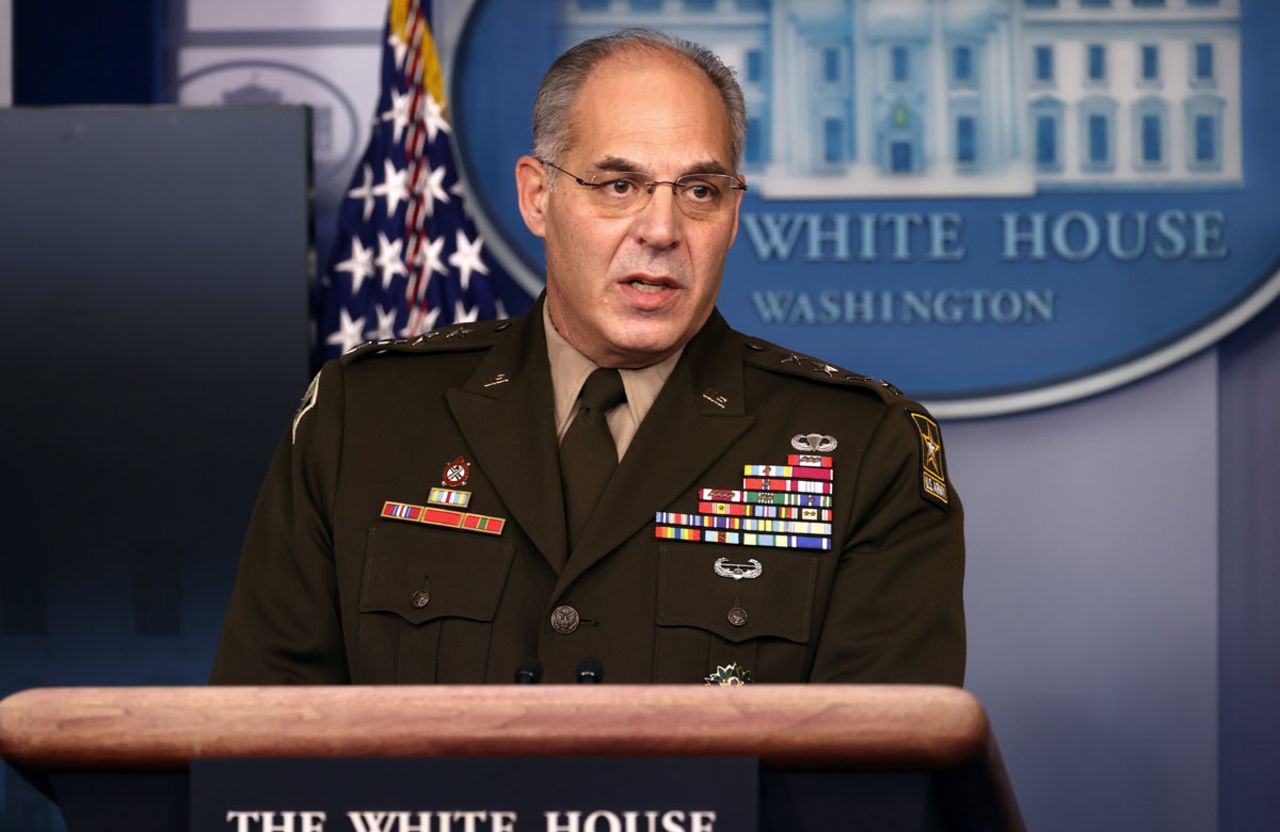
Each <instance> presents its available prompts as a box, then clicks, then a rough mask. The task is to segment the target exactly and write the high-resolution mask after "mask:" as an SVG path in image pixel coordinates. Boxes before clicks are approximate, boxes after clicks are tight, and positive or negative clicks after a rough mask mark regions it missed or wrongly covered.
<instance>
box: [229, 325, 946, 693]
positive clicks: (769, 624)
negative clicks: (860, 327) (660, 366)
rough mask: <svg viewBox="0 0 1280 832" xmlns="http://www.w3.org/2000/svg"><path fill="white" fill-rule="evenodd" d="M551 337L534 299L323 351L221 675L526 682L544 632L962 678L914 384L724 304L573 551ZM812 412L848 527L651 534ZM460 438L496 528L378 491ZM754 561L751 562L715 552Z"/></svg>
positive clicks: (618, 676)
mask: <svg viewBox="0 0 1280 832" xmlns="http://www.w3.org/2000/svg"><path fill="white" fill-rule="evenodd" d="M544 337H545V336H544V333H543V330H542V319H541V310H540V306H539V307H535V309H534V311H533V313H531V314H530V315H528V316H526V317H525V318H523V319H517V320H513V321H504V322H487V323H480V324H464V325H461V326H455V327H452V328H449V329H444V330H438V331H436V332H434V333H431V335H430V336H427V337H424V338H420V339H418V340H416V341H412V342H409V341H403V342H391V343H378V344H371V345H368V346H366V347H363V348H361V349H359V350H356V351H354V352H352V353H351V354H349V355H347V356H345V357H344V358H342V359H340V360H337V361H333V362H330V363H329V364H328V365H326V367H325V368H324V370H323V371H322V372H321V373H320V375H319V376H318V377H317V380H316V381H315V382H313V388H312V389H311V390H309V391H308V397H307V399H305V400H304V407H303V409H302V410H300V412H299V415H298V418H297V419H296V420H295V422H294V426H293V430H292V431H291V435H287V436H286V437H285V438H284V440H283V441H282V442H281V444H280V448H279V450H278V451H277V453H276V456H275V459H274V461H273V462H272V465H271V470H270V473H269V474H268V476H267V480H266V483H265V484H264V486H263V489H262V493H261V495H260V497H259V499H258V504H257V507H256V509H255V511H254V514H253V520H252V524H251V526H250V528H249V533H248V537H247V540H246V543H245V549H244V554H243V557H242V560H241V564H240V574H239V578H238V580H237V583H236V587H235V591H234V593H233V596H232V599H231V603H230V607H229V609H228V612H227V618H226V621H225V624H224V627H223V632H222V640H221V643H220V645H219V648H218V654H217V658H216V660H215V663H214V668H213V675H212V681H213V682H214V683H221V684H278V683H304V684H334V683H344V682H352V683H357V684H370V683H402V684H417V683H432V682H439V683H476V682H510V681H512V678H513V674H514V671H515V669H516V667H517V665H519V664H520V662H521V661H522V660H523V659H525V658H526V657H530V656H537V657H539V658H540V659H541V660H542V662H543V663H544V666H545V676H544V682H548V683H555V682H571V681H573V679H574V678H575V671H576V668H577V666H578V663H579V661H580V660H581V659H583V658H584V657H587V656H592V657H597V658H599V659H600V660H601V662H602V663H603V666H604V672H605V680H606V682H685V683H694V684H701V683H703V680H704V678H705V677H707V676H708V675H709V674H712V673H714V672H715V671H716V669H717V667H721V666H726V665H729V664H730V663H736V664H737V665H738V667H739V668H741V669H743V670H745V671H747V672H749V673H750V674H751V676H752V677H753V681H756V682H805V681H813V682H882V683H890V682H903V683H944V684H956V685H958V684H961V682H962V681H963V677H964V651H965V641H964V612H963V606H962V600H961V589H962V583H963V572H964V542H963V519H962V511H961V507H960V503H959V500H958V498H957V496H956V494H955V492H954V490H953V489H951V488H950V484H949V483H947V482H945V468H944V466H943V463H942V460H941V448H940V442H941V438H940V436H936V435H935V433H929V432H928V431H927V430H926V429H924V428H922V425H927V424H930V423H928V422H921V421H920V418H917V417H924V418H926V419H927V417H926V416H925V414H924V412H923V410H922V409H921V408H920V407H919V406H918V405H915V404H913V403H912V402H910V401H907V400H906V399H903V398H902V397H901V396H900V395H899V394H898V393H897V391H896V390H893V389H892V388H891V387H889V386H888V385H885V384H882V383H879V382H875V381H872V380H870V379H867V378H865V377H863V376H858V375H855V374H851V373H849V372H847V371H845V370H840V369H838V368H835V367H832V366H831V365H828V364H825V363H823V362H820V361H816V360H814V359H810V358H808V357H806V356H798V355H795V354H792V353H789V352H787V351H785V350H782V349H780V348H778V347H775V346H772V345H770V344H767V343H765V342H762V341H758V340H755V339H752V338H748V337H746V336H743V335H741V334H739V333H737V332H734V331H733V330H731V329H730V328H729V327H728V326H727V325H726V324H725V322H724V320H723V319H722V318H721V317H720V316H719V314H718V313H713V315H712V317H711V319H710V320H709V321H708V322H707V324H706V326H704V327H703V329H702V330H701V331H700V332H699V333H698V335H697V336H695V338H694V339H693V340H692V341H690V343H689V344H688V346H687V347H686V349H685V351H684V354H683V355H682V356H681V359H680V361H679V362H678V364H677V365H676V368H675V370H674V371H673V373H672V375H671V377H670V378H669V379H668V381H667V383H666V386H665V387H664V388H663V390H662V392H661V394H660V395H659V397H658V399H657V400H656V401H655V402H654V405H653V407H652V409H651V410H650V411H649V413H648V415H647V416H646V417H645V419H644V422H643V423H642V424H641V426H640V430H639V432H638V433H637V434H636V437H635V439H634V441H633V442H632V444H631V446H630V448H629V450H628V451H627V453H626V456H625V457H624V459H623V460H622V462H621V464H620V465H619V467H618V469H617V472H616V473H615V475H614V477H613V479H612V480H611V481H610V483H609V485H608V487H607V489H606V490H605V492H604V493H603V494H602V495H601V497H600V502H599V504H598V507H597V509H596V510H595V514H594V515H593V517H592V519H591V520H590V522H589V524H588V526H587V528H586V529H585V531H584V532H583V535H582V539H581V542H580V544H579V545H578V548H577V549H576V550H575V551H574V552H572V553H569V552H567V551H566V540H565V538H566V534H565V521H564V509H563V506H562V496H561V486H560V474H559V465H558V458H557V453H558V449H557V444H556V437H555V430H554V416H553V405H552V391H551V381H550V370H549V366H548V362H547V351H546V344H545V340H544ZM913 413H914V414H916V416H913V415H912V414H913ZM934 431H936V426H935V428H934ZM926 433H928V438H926ZM808 434H819V435H822V436H829V437H831V438H833V439H834V440H836V442H838V447H837V448H835V449H834V450H833V451H830V452H828V453H826V455H827V456H830V457H833V458H834V461H833V465H832V471H833V480H832V482H833V489H832V503H833V505H832V513H833V517H832V528H831V535H830V539H831V541H832V542H833V544H834V545H833V546H832V547H831V549H830V550H829V551H822V550H810V549H799V548H778V547H775V546H748V545H725V544H718V543H707V542H702V541H686V540H671V539H658V538H657V537H656V536H655V512H658V511H668V512H681V513H698V512H699V507H698V503H699V502H701V501H702V500H700V496H699V492H700V489H704V488H716V489H730V490H737V489H742V488H743V477H744V466H746V465H785V464H786V463H787V457H788V455H791V454H799V453H801V451H799V450H797V449H796V448H794V447H793V445H792V438H793V437H797V436H798V435H808ZM934 439H936V441H937V443H938V445H939V447H938V448H937V450H936V452H935V451H933V445H934V442H933V441H932V440H934ZM458 457H462V458H463V459H464V460H465V461H467V462H469V463H471V471H470V478H469V481H468V482H467V483H466V484H465V485H464V486H459V488H460V489H461V490H465V491H468V492H470V493H471V498H470V504H469V505H468V506H467V508H466V509H465V510H466V511H468V512H473V513H476V514H481V515H487V516H491V517H501V518H506V521H507V522H506V524H505V526H504V528H503V529H502V532H501V534H499V535H491V534H485V533H480V532H476V531H467V530H461V529H454V528H443V527H434V526H430V525H423V524H420V523H410V522H404V521H402V520H394V519H384V518H382V517H381V516H380V515H381V512H382V509H383V505H384V503H385V502H386V501H396V502H400V503H410V504H416V505H426V504H427V495H428V491H429V490H430V488H431V487H433V486H439V485H441V477H442V471H443V469H444V468H445V466H446V465H447V464H448V463H450V462H451V461H453V460H455V459H456V458H458ZM926 467H929V468H930V469H931V470H932V472H933V475H932V476H930V475H929V472H928V471H926V470H925V469H926ZM938 474H941V475H942V476H941V477H938V476H937V475H938ZM939 479H941V481H942V486H941V487H939V485H938V480H939ZM570 554H571V555H572V556H570ZM721 559H726V560H721ZM752 560H754V561H756V563H757V564H758V565H759V567H760V570H759V575H758V576H757V577H754V578H740V579H737V580H735V579H733V578H732V577H724V576H722V575H721V574H717V570H716V568H715V564H716V563H717V561H720V562H721V564H722V569H721V570H720V571H721V572H724V571H725V569H724V568H723V566H724V564H725V563H726V561H727V562H728V563H736V564H746V565H749V564H750V562H751V561H752ZM730 571H732V570H730ZM560 607H571V608H572V611H573V612H574V613H576V619H577V622H576V623H577V626H576V628H573V629H572V631H571V632H562V631H564V630H568V629H569V627H568V626H567V624H568V623H569V622H571V621H572V619H573V618H574V617H575V616H573V615H572V613H570V614H569V615H568V616H567V617H566V615H565V614H564V613H565V611H562V612H561V614H560V615H559V616H556V617H555V618H556V620H555V622H554V624H555V626H553V611H555V610H556V609H557V608H560ZM731 611H732V613H731Z"/></svg>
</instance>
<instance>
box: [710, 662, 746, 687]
mask: <svg viewBox="0 0 1280 832" xmlns="http://www.w3.org/2000/svg"><path fill="white" fill-rule="evenodd" d="M705 681H706V683H707V685H708V686H712V685H719V686H720V687H722V688H736V687H741V686H742V685H749V684H751V671H749V670H747V669H746V668H745V667H739V666H738V663H737V662H730V663H729V664H726V665H717V666H716V672H715V673H712V674H711V675H710V676H708V677H706V679H705Z"/></svg>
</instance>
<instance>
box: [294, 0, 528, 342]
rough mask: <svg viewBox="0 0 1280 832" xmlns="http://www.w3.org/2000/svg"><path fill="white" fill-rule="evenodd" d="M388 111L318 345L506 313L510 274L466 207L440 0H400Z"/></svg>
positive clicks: (389, 47)
mask: <svg viewBox="0 0 1280 832" xmlns="http://www.w3.org/2000/svg"><path fill="white" fill-rule="evenodd" d="M384 40H385V45H384V46H383V51H382V82H381V89H380V91H379V96H378V112H377V114H376V115H375V117H374V121H373V131H372V135H371V136H370V138H369V145H368V147H367V148H366V149H365V152H364V157H363V158H362V159H361V161H360V164H359V165H358V166H357V167H356V170H355V172H354V175H353V176H352V180H351V186H350V188H349V189H348V190H347V193H346V197H345V198H344V199H343V202H342V206H341V209H340V211H339V217H338V234H337V237H336V239H335V242H334V254H333V257H332V258H331V260H330V263H329V267H328V268H327V269H326V270H325V272H324V274H323V275H322V276H321V278H320V280H319V281H318V282H317V289H316V298H315V318H316V324H317V336H318V337H317V339H316V351H317V354H318V356H317V357H318V358H319V359H320V361H324V360H327V359H329V358H335V357H337V356H339V355H342V354H343V353H345V352H348V351H349V350H351V349H353V348H355V347H356V346H358V345H360V344H362V343H364V342H366V341H376V340H381V339H384V338H407V337H413V336H416V335H419V334H421V333H423V332H426V331H428V330H431V329H434V328H436V327H440V326H444V325H446V324H451V323H461V322H465V321H474V320H485V319H491V318H505V317H506V316H507V313H506V309H505V308H504V307H503V303H502V300H501V296H500V294H499V293H497V292H495V285H496V284H497V283H499V282H505V283H506V284H507V285H510V278H509V277H508V276H507V275H506V274H505V273H503V272H502V270H501V267H500V266H499V265H498V264H497V262H496V261H495V260H494V259H493V257H492V254H491V253H490V252H489V251H487V250H486V248H485V245H484V240H483V239H482V238H481V236H480V233H479V232H478V231H477V230H476V227H475V224H474V222H472V220H471V217H470V216H469V215H468V214H467V209H466V207H465V204H464V203H465V199H466V195H465V194H464V193H463V189H462V184H461V181H460V180H459V178H458V172H457V168H456V165H455V163H454V158H453V151H452V149H451V147H450V144H449V137H450V135H451V133H452V127H451V126H450V120H449V117H448V112H447V104H446V101H445V94H444V88H445V83H444V76H443V72H442V69H441V66H440V61H439V57H438V56H437V54H436V47H435V41H434V39H433V37H432V34H431V24H430V0H392V2H391V5H390V9H389V10H388V12H387V25H386V29H385V38H384Z"/></svg>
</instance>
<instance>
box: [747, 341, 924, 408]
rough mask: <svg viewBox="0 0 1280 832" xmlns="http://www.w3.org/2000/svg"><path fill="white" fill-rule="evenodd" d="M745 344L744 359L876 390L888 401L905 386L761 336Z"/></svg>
mask: <svg viewBox="0 0 1280 832" xmlns="http://www.w3.org/2000/svg"><path fill="white" fill-rule="evenodd" d="M744 347H745V349H744V350H743V353H744V355H743V358H744V360H745V361H746V362H747V363H749V364H752V365H754V366H756V367H760V368H763V369H765V370H771V371H773V372H775V373H782V374H784V375H790V376H797V377H799V378H803V379H807V380H809V381H817V382H823V383H825V384H834V385H837V386H840V387H852V388H855V389H859V390H864V391H866V392H869V393H873V394H874V395H876V396H877V397H879V398H880V400H881V401H883V402H885V403H886V404H888V403H889V402H891V401H893V400H894V399H897V398H899V397H901V396H902V391H901V390H899V389H898V388H897V387H894V386H893V385H892V384H890V383H889V382H887V381H885V380H884V379H878V378H872V377H871V376H864V375H862V374H860V373H855V372H852V371H850V370H846V369H844V368H843V367H837V366H836V365H834V364H829V363H827V362H826V361H823V360H822V359H820V358H814V357H813V356H811V355H805V354H804V353H799V352H793V351H792V350H789V349H786V348H785V347H780V346H778V345H777V344H771V343H769V342H768V341H762V340H760V339H759V338H747V339H746V341H745V342H744Z"/></svg>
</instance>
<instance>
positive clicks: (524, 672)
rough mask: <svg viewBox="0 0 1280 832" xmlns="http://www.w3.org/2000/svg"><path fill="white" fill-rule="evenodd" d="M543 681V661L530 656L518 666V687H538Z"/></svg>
mask: <svg viewBox="0 0 1280 832" xmlns="http://www.w3.org/2000/svg"><path fill="white" fill-rule="evenodd" d="M541 681H542V659H540V658H538V657H537V656H530V657H529V658H527V659H525V660H524V661H522V662H520V664H519V665H517V666H516V684H517V685H536V684H538V682H541Z"/></svg>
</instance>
